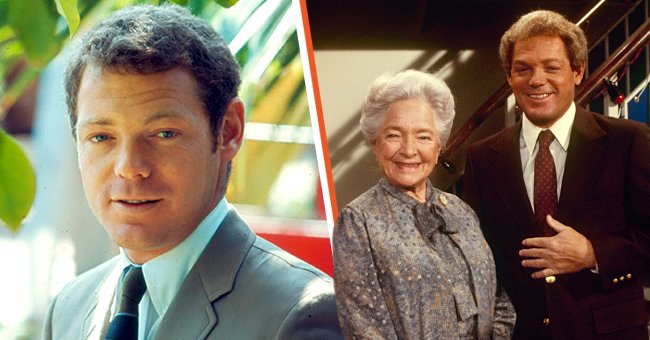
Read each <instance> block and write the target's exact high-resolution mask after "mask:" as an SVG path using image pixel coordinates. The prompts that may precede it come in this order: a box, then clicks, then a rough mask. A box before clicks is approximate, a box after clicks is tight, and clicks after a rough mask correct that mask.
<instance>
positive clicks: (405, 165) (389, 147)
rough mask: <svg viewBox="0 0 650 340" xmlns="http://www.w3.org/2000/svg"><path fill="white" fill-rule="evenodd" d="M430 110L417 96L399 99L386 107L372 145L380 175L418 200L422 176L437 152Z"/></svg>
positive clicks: (421, 194)
mask: <svg viewBox="0 0 650 340" xmlns="http://www.w3.org/2000/svg"><path fill="white" fill-rule="evenodd" d="M439 140H440V139H439V136H438V130H437V129H436V125H435V122H434V120H433V111H432V110H431V108H430V107H429V105H428V104H426V103H425V102H423V101H420V100H418V99H408V100H400V101H397V102H395V103H393V104H391V105H390V106H389V107H388V110H387V111H386V113H385V116H384V121H383V123H382V125H381V127H380V128H379V133H378V135H377V139H376V140H375V142H374V144H373V146H372V149H373V151H374V153H375V155H376V156H377V160H378V161H379V166H380V167H381V169H382V171H383V173H384V177H386V179H387V180H388V181H389V182H390V183H391V184H393V185H394V186H396V187H398V188H400V189H402V190H404V191H405V192H406V193H408V194H409V195H411V196H413V197H415V198H416V199H418V200H420V201H424V199H425V197H426V179H427V177H428V176H429V174H430V173H431V171H433V167H434V166H435V165H436V162H437V161H438V154H439V153H440V142H439Z"/></svg>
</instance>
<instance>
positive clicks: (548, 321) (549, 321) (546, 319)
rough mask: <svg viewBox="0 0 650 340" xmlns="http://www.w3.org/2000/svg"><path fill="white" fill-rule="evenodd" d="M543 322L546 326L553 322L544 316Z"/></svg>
mask: <svg viewBox="0 0 650 340" xmlns="http://www.w3.org/2000/svg"><path fill="white" fill-rule="evenodd" d="M542 323H544V326H548V325H549V324H550V323H551V319H549V318H544V320H543V321H542Z"/></svg>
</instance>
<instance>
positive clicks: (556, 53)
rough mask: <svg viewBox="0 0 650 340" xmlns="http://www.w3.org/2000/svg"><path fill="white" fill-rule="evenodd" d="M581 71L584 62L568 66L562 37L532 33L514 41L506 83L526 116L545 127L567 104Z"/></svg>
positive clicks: (578, 82)
mask: <svg viewBox="0 0 650 340" xmlns="http://www.w3.org/2000/svg"><path fill="white" fill-rule="evenodd" d="M583 75H584V65H582V66H581V67H580V69H579V70H573V69H571V64H570V62H569V58H568V57H567V52H566V49H565V46H564V42H563V41H562V39H560V38H559V37H551V36H533V37H530V38H527V39H523V40H518V41H517V42H516V43H515V46H514V51H513V55H512V68H511V70H510V74H509V75H508V83H509V84H510V87H512V92H513V93H514V95H515V98H516V99H517V103H518V104H519V106H520V107H521V109H522V110H523V111H524V113H525V114H526V117H528V119H529V120H530V121H531V122H532V123H533V124H535V125H537V126H539V127H542V128H546V127H549V126H551V125H553V123H555V121H557V120H558V119H559V118H560V117H562V115H563V114H564V113H565V112H566V110H567V109H568V108H569V106H570V105H571V102H573V94H574V90H575V86H576V85H579V84H580V82H581V81H582V76H583Z"/></svg>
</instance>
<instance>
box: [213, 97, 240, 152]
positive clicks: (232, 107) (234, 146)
mask: <svg viewBox="0 0 650 340" xmlns="http://www.w3.org/2000/svg"><path fill="white" fill-rule="evenodd" d="M243 139H244V103H242V101H241V100H240V99H239V98H237V97H235V98H233V99H231V100H230V103H228V108H227V109H226V113H225V114H224V116H223V121H222V122H221V129H220V130H219V142H220V143H219V145H218V148H219V151H220V152H221V158H222V159H223V160H228V161H229V160H232V159H233V158H235V155H236V154H237V151H239V147H241V143H242V140H243Z"/></svg>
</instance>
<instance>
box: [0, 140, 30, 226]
mask: <svg viewBox="0 0 650 340" xmlns="http://www.w3.org/2000/svg"><path fill="white" fill-rule="evenodd" d="M35 190H36V183H35V176H34V170H33V169H32V166H31V164H30V163H29V160H28V159H27V156H26V155H25V153H24V152H23V150H22V149H21V148H20V146H19V145H18V143H17V142H16V141H15V140H14V139H13V138H11V137H10V136H9V135H7V134H6V133H4V132H3V131H0V219H1V220H2V221H4V222H5V223H6V224H7V225H8V226H9V229H11V231H13V232H16V231H18V228H19V226H20V222H21V221H22V220H23V219H24V218H25V216H27V213H28V212H29V210H30V208H31V206H32V202H33V201H34V194H35Z"/></svg>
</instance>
